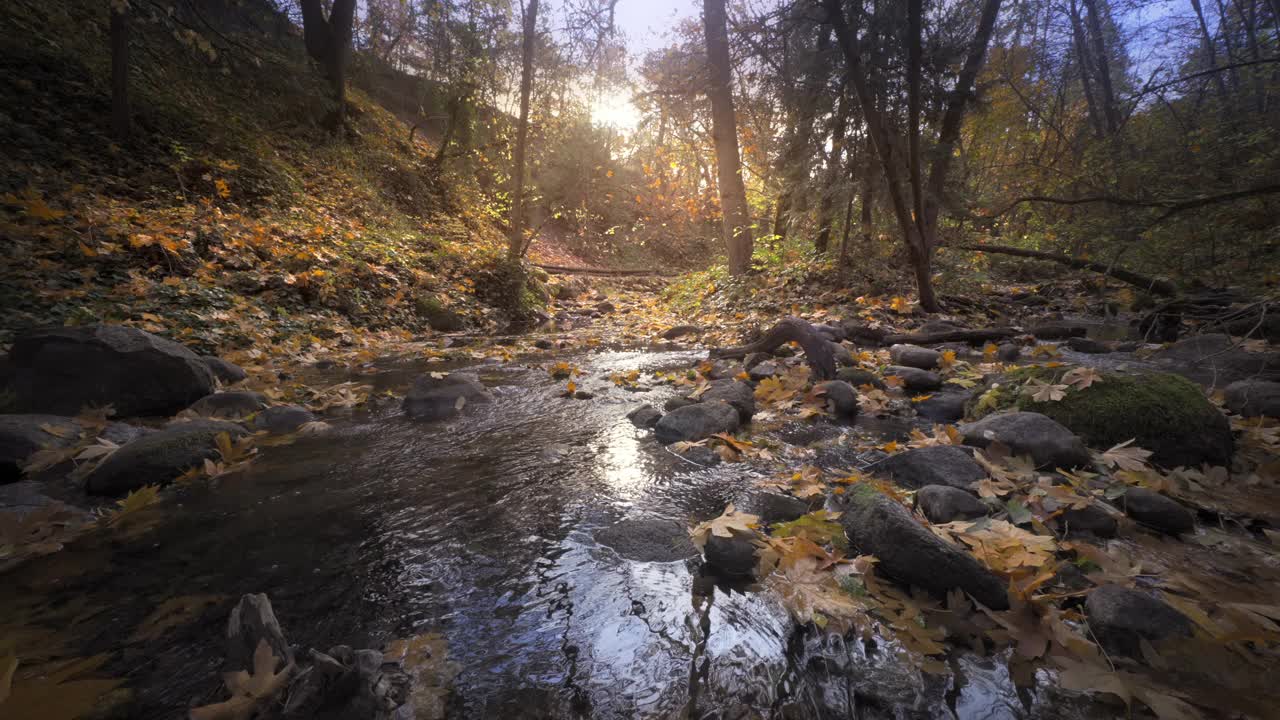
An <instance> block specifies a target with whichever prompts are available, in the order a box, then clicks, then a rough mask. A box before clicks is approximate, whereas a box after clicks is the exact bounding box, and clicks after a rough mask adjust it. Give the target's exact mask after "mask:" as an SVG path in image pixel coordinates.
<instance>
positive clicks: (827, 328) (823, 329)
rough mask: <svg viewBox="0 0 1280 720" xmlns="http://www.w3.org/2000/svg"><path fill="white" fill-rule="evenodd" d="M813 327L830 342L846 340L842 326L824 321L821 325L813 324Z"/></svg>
mask: <svg viewBox="0 0 1280 720" xmlns="http://www.w3.org/2000/svg"><path fill="white" fill-rule="evenodd" d="M813 329H814V330H815V331H816V332H817V333H818V334H819V335H822V336H824V337H826V338H827V339H828V340H830V341H831V342H836V343H838V342H843V341H844V340H846V339H847V338H846V334H845V331H844V328H843V327H840V326H839V325H832V324H830V323H824V324H822V325H814V326H813Z"/></svg>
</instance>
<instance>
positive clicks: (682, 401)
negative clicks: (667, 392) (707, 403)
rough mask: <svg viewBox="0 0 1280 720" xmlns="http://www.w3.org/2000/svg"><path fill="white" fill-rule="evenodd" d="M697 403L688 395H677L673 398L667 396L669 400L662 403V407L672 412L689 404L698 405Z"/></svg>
mask: <svg viewBox="0 0 1280 720" xmlns="http://www.w3.org/2000/svg"><path fill="white" fill-rule="evenodd" d="M696 404H697V403H695V402H694V401H693V400H690V399H689V398H687V397H679V396H677V397H673V398H667V401H666V402H664V403H662V409H663V410H666V411H667V412H671V411H672V410H678V409H680V408H682V407H686V406H688V405H696Z"/></svg>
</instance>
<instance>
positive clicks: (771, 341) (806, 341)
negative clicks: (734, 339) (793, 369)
mask: <svg viewBox="0 0 1280 720" xmlns="http://www.w3.org/2000/svg"><path fill="white" fill-rule="evenodd" d="M789 342H796V343H799V344H800V347H801V348H802V349H803V350H804V356H805V359H806V360H808V362H809V367H810V368H812V370H813V376H814V379H816V380H832V379H834V378H835V376H836V356H835V351H834V350H833V349H832V347H831V340H830V339H829V338H828V337H827V336H826V335H824V334H823V333H821V332H819V331H818V330H817V329H815V328H814V327H813V326H812V325H810V324H809V323H807V322H805V321H804V320H801V319H800V318H795V317H788V318H783V319H781V320H779V321H778V323H777V324H776V325H774V326H773V327H772V328H770V329H769V332H767V333H765V334H764V337H762V338H760V339H759V340H757V341H755V342H753V343H748V344H746V345H742V346H740V347H733V348H720V349H716V350H712V351H711V357H713V358H743V357H746V356H747V355H750V354H751V353H757V352H763V353H772V352H773V351H774V350H777V349H778V348H779V347H781V346H782V345H783V344H784V343H789Z"/></svg>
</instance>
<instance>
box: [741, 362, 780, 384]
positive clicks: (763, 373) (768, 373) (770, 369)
mask: <svg viewBox="0 0 1280 720" xmlns="http://www.w3.org/2000/svg"><path fill="white" fill-rule="evenodd" d="M781 374H782V368H780V367H778V363H776V362H774V361H773V360H765V361H764V362H759V363H756V364H755V365H753V366H752V367H751V369H750V370H748V371H747V375H748V376H749V377H750V378H751V381H752V382H760V381H761V380H764V379H765V378H771V377H773V376H775V375H781Z"/></svg>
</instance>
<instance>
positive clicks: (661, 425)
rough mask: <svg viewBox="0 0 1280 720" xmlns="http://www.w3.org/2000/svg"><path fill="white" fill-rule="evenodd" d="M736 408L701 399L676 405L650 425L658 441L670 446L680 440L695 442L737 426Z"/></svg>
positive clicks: (730, 430) (716, 401)
mask: <svg viewBox="0 0 1280 720" xmlns="http://www.w3.org/2000/svg"><path fill="white" fill-rule="evenodd" d="M740 422H741V421H740V419H739V416H738V411H737V410H736V409H734V407H733V406H732V405H730V404H728V403H726V402H722V401H720V400H705V401H703V402H700V403H697V404H695V405H686V406H684V407H680V408H676V409H675V410H672V411H671V412H669V413H667V414H666V415H663V416H662V419H661V420H659V421H658V423H657V424H656V425H654V426H653V430H654V434H655V435H656V436H657V438H658V442H660V443H662V444H663V445H670V444H671V443H673V442H679V441H681V440H687V441H696V440H701V439H703V438H708V437H711V436H712V435H715V434H716V433H728V432H733V431H734V430H737V429H738V425H739V423H740Z"/></svg>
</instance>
